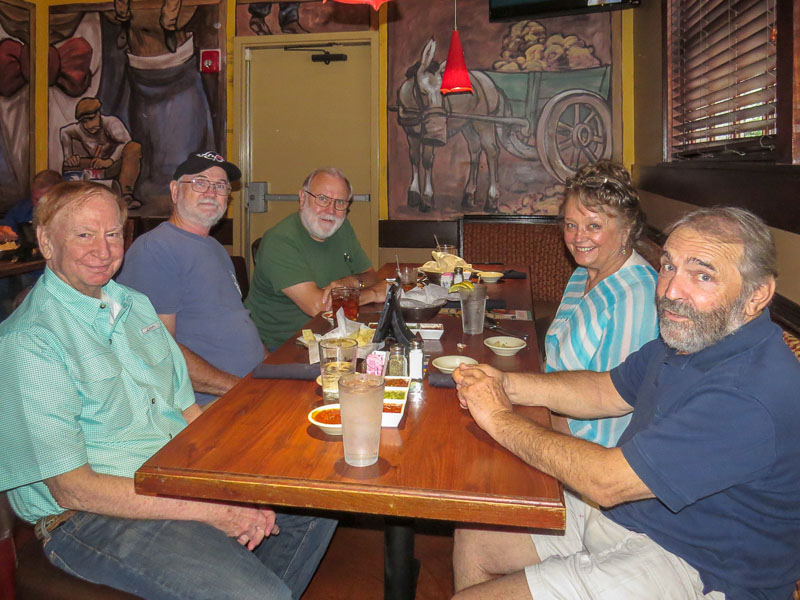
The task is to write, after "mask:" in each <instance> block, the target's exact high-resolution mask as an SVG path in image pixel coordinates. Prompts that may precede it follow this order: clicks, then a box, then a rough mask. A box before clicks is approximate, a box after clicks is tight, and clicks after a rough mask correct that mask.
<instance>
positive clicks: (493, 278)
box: [478, 271, 503, 283]
mask: <svg viewBox="0 0 800 600" xmlns="http://www.w3.org/2000/svg"><path fill="white" fill-rule="evenodd" d="M478 275H480V276H481V281H483V282H484V283H497V282H498V281H500V278H501V277H502V276H503V273H500V272H499V271H478Z"/></svg>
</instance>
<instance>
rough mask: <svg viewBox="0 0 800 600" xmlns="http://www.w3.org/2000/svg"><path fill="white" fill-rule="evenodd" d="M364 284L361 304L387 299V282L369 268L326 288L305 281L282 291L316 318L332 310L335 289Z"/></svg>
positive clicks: (310, 315) (335, 281) (333, 282)
mask: <svg viewBox="0 0 800 600" xmlns="http://www.w3.org/2000/svg"><path fill="white" fill-rule="evenodd" d="M362 281H363V282H364V286H365V287H364V289H362V290H361V295H360V299H359V303H360V304H369V303H370V302H383V300H384V298H385V297H386V282H385V281H383V280H382V279H381V278H380V277H378V274H377V273H376V272H375V270H374V269H372V268H369V269H367V270H366V271H364V272H363V273H361V274H360V275H348V276H347V277H342V278H341V279H336V280H334V281H331V282H330V283H329V284H328V285H326V286H325V287H324V288H319V287H317V284H316V283H314V282H313V281H304V282H302V283H298V284H295V285H292V286H289V287H287V288H284V289H283V290H281V291H282V292H283V293H284V294H286V295H287V296H288V297H289V298H290V299H291V300H292V302H294V303H295V304H296V305H297V306H298V308H300V310H302V311H303V312H304V313H305V314H307V315H308V316H309V317H313V316H316V315H317V314H318V313H319V312H321V311H323V310H330V308H331V296H330V292H331V290H332V289H333V288H335V287H354V288H358V287H360V285H361V282H362Z"/></svg>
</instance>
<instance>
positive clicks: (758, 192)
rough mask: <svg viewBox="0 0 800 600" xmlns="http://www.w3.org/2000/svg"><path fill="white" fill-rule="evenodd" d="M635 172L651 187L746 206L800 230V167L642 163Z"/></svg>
mask: <svg viewBox="0 0 800 600" xmlns="http://www.w3.org/2000/svg"><path fill="white" fill-rule="evenodd" d="M634 173H635V175H636V180H637V186H638V187H639V189H641V190H644V191H646V192H652V193H654V194H659V195H661V196H666V197H667V198H671V199H673V200H680V201H682V202H688V203H690V204H695V205H697V206H715V205H718V204H724V205H730V206H740V207H742V208H746V209H748V210H751V211H753V212H754V213H756V214H757V215H759V216H760V217H761V218H762V219H764V221H766V223H767V224H768V225H769V226H771V227H775V228H776V229H782V230H784V231H789V232H792V233H800V210H798V191H800V166H792V165H774V164H760V163H741V164H736V165H720V164H714V165H708V164H698V163H691V164H689V163H687V162H682V163H661V164H659V165H655V166H643V167H638V168H634Z"/></svg>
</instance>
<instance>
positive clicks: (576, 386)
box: [453, 365, 633, 419]
mask: <svg viewBox="0 0 800 600" xmlns="http://www.w3.org/2000/svg"><path fill="white" fill-rule="evenodd" d="M480 369H481V370H482V371H483V372H484V373H486V374H488V375H489V376H491V377H495V378H498V379H500V381H501V382H502V384H503V389H504V390H505V392H506V394H507V395H508V397H509V399H510V400H511V402H512V403H513V404H521V405H525V406H546V407H547V408H549V409H550V410H552V411H553V412H557V413H560V414H562V415H566V416H568V417H573V418H576V419H598V418H604V417H619V416H622V415H626V414H628V413H629V412H631V411H632V410H633V407H632V406H631V405H630V404H628V403H627V402H625V400H624V399H623V398H622V396H620V395H619V393H618V392H617V389H616V388H615V387H614V384H613V383H612V382H611V375H610V374H609V373H595V372H593V371H559V372H558V373H546V374H542V373H504V372H502V371H499V370H497V369H494V368H493V367H489V366H488V365H480ZM467 372H468V369H467V367H461V368H459V369H458V371H457V373H456V374H454V375H453V377H454V378H456V382H458V381H459V379H460V378H461V379H463V378H464V376H465V374H466V373H467Z"/></svg>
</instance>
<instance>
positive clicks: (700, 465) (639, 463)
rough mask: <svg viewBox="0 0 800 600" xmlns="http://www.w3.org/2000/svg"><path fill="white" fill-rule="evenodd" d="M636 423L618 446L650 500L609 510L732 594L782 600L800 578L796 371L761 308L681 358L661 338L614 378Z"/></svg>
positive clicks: (799, 372) (799, 374) (799, 371)
mask: <svg viewBox="0 0 800 600" xmlns="http://www.w3.org/2000/svg"><path fill="white" fill-rule="evenodd" d="M611 379H612V381H613V383H614V386H615V387H616V389H617V391H618V392H619V393H620V395H621V396H622V398H624V399H625V401H626V402H628V404H630V405H631V406H633V408H634V410H633V418H632V419H631V422H630V424H629V425H628V428H627V429H626V430H625V432H624V433H623V434H622V437H621V438H620V440H619V444H618V446H619V447H620V448H621V449H622V453H623V455H624V456H625V458H626V460H627V461H628V463H629V464H630V466H631V467H632V468H633V470H634V471H635V472H636V474H637V475H638V476H639V477H640V478H641V479H642V481H643V482H644V483H645V484H646V485H647V486H648V488H649V489H650V490H651V491H652V492H653V494H655V496H656V498H655V499H648V500H642V501H638V502H629V503H626V504H622V505H620V506H617V507H614V508H612V509H609V510H607V511H606V512H605V514H606V515H607V516H608V517H609V518H611V519H612V520H613V521H615V522H617V523H619V524H620V525H622V526H624V527H626V528H628V529H631V530H633V531H637V532H640V533H644V534H647V535H648V536H649V537H650V538H651V539H653V540H654V541H655V542H656V543H658V544H660V545H661V546H662V547H664V548H665V549H666V550H669V551H670V552H672V553H674V554H676V555H678V556H680V557H681V558H683V559H684V560H686V561H687V562H688V563H689V564H690V565H692V566H693V567H694V568H696V569H697V570H698V572H699V573H700V576H701V577H702V579H703V583H704V584H705V586H706V591H708V590H711V589H713V590H719V591H722V592H724V593H725V594H726V596H727V597H729V598H736V599H737V600H738V599H740V598H743V599H755V598H761V599H764V598H769V599H775V600H778V599H780V600H787V599H788V598H789V597H790V596H791V590H792V586H793V585H794V583H793V582H794V581H795V580H796V579H797V578H798V577H799V576H800V508H798V498H800V468H799V467H798V465H800V436H798V431H800V402H798V389H800V363H798V361H797V359H796V358H795V357H794V355H793V354H792V353H791V351H790V350H789V349H788V348H787V347H786V345H785V344H784V343H783V339H782V336H781V331H780V329H779V328H778V327H777V326H776V325H775V324H773V323H772V322H771V321H770V319H769V313H768V311H764V313H763V314H762V315H760V316H758V317H757V318H755V319H753V320H752V321H750V322H749V323H747V324H745V325H744V326H742V327H741V328H740V329H739V330H737V331H736V332H735V333H733V334H731V335H729V336H727V337H726V338H724V339H723V340H722V341H721V342H719V343H717V344H715V345H713V346H710V347H708V348H705V349H703V350H701V351H700V352H696V353H693V354H677V353H676V352H675V351H674V350H671V349H669V348H668V347H667V346H666V345H665V344H664V343H663V341H661V339H660V338H659V339H657V340H654V341H652V342H650V343H649V344H647V345H645V346H644V347H643V348H642V349H641V350H640V351H639V352H636V353H634V354H632V355H631V356H630V357H629V358H628V359H627V360H626V361H625V362H624V363H623V364H621V365H620V366H619V367H617V368H616V369H614V370H613V371H611Z"/></svg>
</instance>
